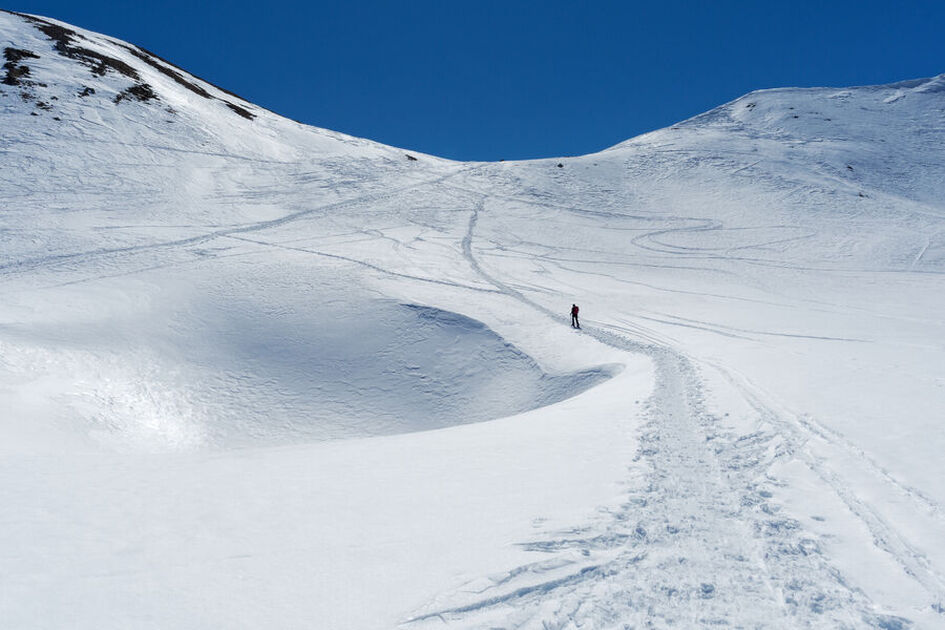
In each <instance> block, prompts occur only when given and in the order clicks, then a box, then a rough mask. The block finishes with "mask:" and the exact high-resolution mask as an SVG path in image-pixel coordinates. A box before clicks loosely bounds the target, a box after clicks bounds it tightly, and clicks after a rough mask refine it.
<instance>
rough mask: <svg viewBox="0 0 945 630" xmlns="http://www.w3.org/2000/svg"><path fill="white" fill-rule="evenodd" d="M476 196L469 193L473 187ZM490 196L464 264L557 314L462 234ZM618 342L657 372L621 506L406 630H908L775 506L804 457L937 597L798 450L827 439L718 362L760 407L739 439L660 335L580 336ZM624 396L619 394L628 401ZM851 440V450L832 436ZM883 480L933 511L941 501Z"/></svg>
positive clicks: (923, 574) (936, 595)
mask: <svg viewBox="0 0 945 630" xmlns="http://www.w3.org/2000/svg"><path fill="white" fill-rule="evenodd" d="M469 192H472V191H469ZM487 199H488V196H487V195H485V194H480V195H479V199H478V201H477V202H476V204H475V207H474V209H473V210H472V212H471V214H470V218H469V223H468V227H467V231H466V234H465V235H464V237H463V239H462V253H463V255H464V257H465V258H466V260H467V261H468V262H469V265H470V266H471V268H472V269H473V270H474V271H475V272H476V273H477V274H478V275H479V276H480V277H482V278H483V280H485V281H487V282H488V283H490V284H492V285H493V286H494V287H495V288H496V289H497V290H499V291H501V292H502V293H504V294H506V295H508V296H509V297H511V298H513V299H516V300H518V301H520V302H523V303H525V304H528V305H529V306H531V307H532V308H535V309H536V310H538V311H540V312H542V313H544V314H546V315H548V316H549V317H551V318H552V319H554V320H558V319H559V317H558V316H557V314H556V313H554V312H552V311H550V310H549V309H547V308H545V307H544V306H542V305H540V304H538V303H536V302H534V301H533V300H531V299H530V298H528V297H527V296H525V295H524V294H523V293H522V292H520V291H519V290H517V289H515V288H512V287H511V286H509V285H508V284H507V283H505V282H503V281H501V280H499V279H498V278H496V277H494V276H493V275H491V274H490V273H488V272H486V271H485V270H484V269H483V268H482V266H481V264H480V262H479V261H478V260H477V258H476V256H475V253H474V248H473V239H474V233H475V229H476V225H477V223H478V221H479V217H480V214H481V213H482V212H483V211H484V208H485V203H486V200H487ZM582 332H583V333H584V334H589V335H591V336H592V337H594V338H595V339H597V340H598V341H600V342H602V343H605V344H607V345H609V346H612V347H614V348H618V349H621V350H625V351H628V352H634V353H643V354H646V355H647V356H649V357H650V358H651V359H652V360H653V361H654V364H655V366H656V372H657V382H656V387H655V390H654V393H653V394H652V396H651V398H650V399H649V400H648V401H647V402H646V406H645V410H646V418H647V422H646V424H645V426H644V427H643V429H642V432H641V435H640V440H639V450H638V453H637V455H636V457H635V459H634V462H633V465H632V467H631V468H630V479H629V480H628V482H627V483H628V486H629V487H630V490H629V492H628V494H627V496H626V500H625V501H624V502H623V503H622V504H621V506H620V507H619V508H618V509H616V510H612V511H604V512H602V513H601V514H599V515H598V516H597V517H596V518H595V519H594V520H593V522H592V523H591V524H589V525H585V526H581V527H575V528H572V529H568V530H565V531H559V532H555V533H553V534H551V535H548V536H546V537H543V538H541V539H538V540H533V541H530V542H525V543H522V547H523V548H524V549H526V550H529V551H533V552H539V553H543V554H547V555H548V558H547V559H544V560H540V561H536V562H532V563H529V564H526V565H523V566H520V567H517V568H514V569H512V570H510V571H507V572H504V573H500V574H497V575H492V576H488V577H487V578H485V579H483V580H480V581H477V582H473V583H471V584H468V585H467V586H465V587H463V588H461V589H459V590H458V591H456V592H453V593H446V594H443V595H441V596H440V597H438V598H437V599H436V600H434V601H433V602H431V603H430V604H429V605H428V606H427V607H425V608H424V609H423V610H421V611H419V612H418V613H417V614H416V615H415V616H413V617H412V618H410V619H408V620H406V621H405V622H404V624H403V627H410V628H416V627H427V626H429V627H441V626H443V625H447V626H452V625H454V624H455V625H456V626H459V627H464V628H542V629H544V630H549V629H552V628H556V629H566V628H575V629H576V628H608V627H615V628H616V627H620V628H631V627H638V626H639V627H668V626H681V627H696V626H737V627H783V628H793V627H834V628H855V627H864V626H867V627H879V628H886V629H895V628H906V627H909V626H911V625H912V622H910V621H909V620H908V619H905V618H902V617H898V616H893V615H886V614H883V613H882V611H881V609H880V608H879V607H878V606H877V605H876V604H875V603H874V602H872V601H871V600H870V598H869V597H868V596H867V595H866V594H865V593H864V592H863V591H862V590H860V589H859V588H857V587H856V586H854V585H852V584H851V583H850V582H849V581H848V580H847V579H846V578H845V577H844V576H843V574H842V573H841V572H840V571H839V570H838V569H837V568H836V567H834V566H833V565H832V564H831V562H830V561H829V559H828V557H827V556H826V555H825V554H824V553H823V551H822V549H821V545H820V542H819V541H818V538H817V537H816V535H814V534H812V533H810V532H808V531H806V530H805V529H804V527H803V526H802V524H801V522H800V521H799V520H798V519H796V518H793V517H792V516H791V515H789V514H787V513H786V511H785V510H784V509H783V507H782V506H781V505H780V504H779V503H778V501H777V498H776V495H777V492H778V490H779V488H780V487H782V485H783V484H782V483H781V482H780V481H779V480H778V479H777V478H776V477H774V476H772V475H771V473H770V472H769V470H770V469H771V467H772V465H773V464H774V463H775V462H777V461H784V460H787V461H790V460H792V459H794V458H800V459H801V460H802V461H803V462H804V463H805V464H806V465H807V466H808V467H809V468H810V469H811V470H812V471H814V472H815V473H816V474H817V476H818V477H819V478H820V479H821V480H822V481H823V482H824V483H825V484H826V485H827V486H828V487H829V488H830V489H831V490H832V491H833V492H834V493H835V494H836V495H837V496H838V497H840V499H841V500H843V502H844V503H845V504H846V505H847V507H848V508H849V509H850V511H851V513H852V514H853V515H854V516H855V517H856V518H858V519H859V520H860V521H861V522H863V523H864V524H865V525H866V526H867V528H868V529H869V531H870V532H871V533H872V534H873V536H874V538H875V544H876V545H877V546H878V547H879V548H880V549H882V550H883V551H885V552H887V553H888V554H890V555H891V556H892V557H893V558H894V559H895V560H896V561H897V563H898V564H899V565H900V566H901V567H902V569H903V571H905V572H906V573H907V574H908V575H910V576H911V577H912V578H913V579H914V580H915V581H917V582H918V583H920V584H921V585H922V586H923V587H924V588H925V590H926V591H927V592H928V593H929V595H930V597H931V598H932V599H933V601H934V600H935V599H938V600H939V601H942V596H943V594H945V590H943V586H942V585H943V581H942V576H940V575H939V574H938V573H937V572H936V571H935V570H934V569H933V568H932V567H931V566H930V564H929V563H928V561H927V559H926V558H924V556H922V555H921V553H919V552H918V551H916V550H915V549H913V548H912V547H910V546H909V545H908V543H907V542H906V541H905V540H904V539H903V537H901V536H900V535H899V534H897V532H896V531H895V529H894V528H893V527H892V526H891V525H890V524H889V523H888V522H886V521H884V520H883V519H882V517H881V516H880V515H879V514H878V513H877V512H876V511H875V510H874V509H873V508H871V507H870V506H869V505H868V504H867V503H866V502H865V501H863V500H860V499H858V498H857V497H856V496H855V495H854V493H853V492H852V491H851V490H850V489H849V488H848V487H847V486H846V485H844V482H843V480H842V479H841V478H840V477H839V476H838V475H836V474H835V473H833V472H832V471H831V470H830V468H829V466H828V464H827V462H825V461H824V460H823V458H818V457H815V456H813V455H812V454H811V453H810V452H809V451H808V450H807V449H805V443H806V440H807V439H809V437H810V436H811V435H812V434H816V435H818V436H820V437H821V438H824V439H830V440H831V442H832V443H838V442H839V440H838V436H836V435H833V434H831V433H829V432H828V431H826V430H823V429H822V428H820V425H817V424H815V423H814V422H812V421H811V420H805V421H800V422H791V421H789V420H788V419H786V418H785V416H784V415H783V414H782V413H778V412H775V411H774V410H773V409H772V408H771V407H769V406H767V405H765V404H764V403H763V402H762V401H761V399H760V398H759V397H758V396H757V395H755V394H754V393H753V392H752V391H751V389H750V388H749V387H748V386H746V385H745V383H744V382H741V381H740V380H739V379H738V378H736V377H734V376H732V375H731V374H730V373H728V372H726V371H725V370H724V369H722V368H721V367H720V366H712V367H715V368H717V369H720V370H722V372H723V374H724V375H725V376H726V378H727V380H729V382H730V383H731V384H732V385H733V386H735V387H736V388H737V389H738V391H739V392H740V393H741V394H742V395H743V396H744V397H745V399H746V400H747V401H748V403H749V404H750V405H751V406H752V408H753V409H754V411H755V414H756V427H757V428H756V430H755V431H754V432H752V433H750V434H747V435H737V434H735V433H734V432H732V431H731V430H728V429H726V428H724V427H723V426H722V424H721V423H720V421H719V418H717V417H714V416H713V415H712V414H711V413H709V412H708V411H707V410H706V408H705V404H704V397H703V393H702V389H703V386H702V381H701V378H700V375H699V371H698V369H697V367H696V365H695V362H694V361H693V360H692V359H690V358H689V357H687V356H685V355H684V354H682V353H680V352H679V351H677V350H675V349H673V348H672V347H671V346H670V344H669V342H668V341H666V340H663V339H661V338H660V337H659V336H655V337H654V336H652V335H651V336H649V340H648V341H647V342H637V341H634V340H632V339H630V338H628V337H627V336H626V334H633V335H634V336H637V337H641V338H646V336H645V331H642V332H640V334H639V335H638V334H636V332H631V331H629V330H627V329H622V333H623V334H618V333H615V332H611V331H609V330H606V329H604V328H600V327H592V328H587V327H585V328H584V329H583V331H582ZM628 402H629V401H628ZM843 446H844V447H845V448H847V449H848V450H849V449H854V448H855V447H853V446H852V445H849V444H843ZM859 456H860V457H861V458H862V459H864V460H865V461H867V463H869V464H870V465H872V466H873V468H874V469H876V470H877V471H878V472H879V473H880V474H881V475H882V476H883V478H884V479H885V480H886V481H887V482H889V483H892V484H893V485H895V486H896V487H897V488H898V489H900V490H901V491H902V492H904V493H906V494H907V495H909V496H910V497H911V498H912V499H914V500H916V501H918V502H919V503H921V504H922V505H923V507H925V508H926V509H927V510H930V511H931V512H932V513H933V515H934V516H936V517H940V511H939V507H938V506H937V505H935V504H934V503H932V502H931V501H930V500H929V499H928V498H927V497H925V496H924V495H922V494H921V493H917V492H915V491H914V490H912V489H911V488H908V487H906V486H903V485H902V484H898V483H897V482H895V480H894V479H893V478H892V477H891V476H890V475H888V473H885V471H883V470H882V469H881V468H878V466H876V465H875V463H873V462H872V461H871V460H869V458H868V457H867V456H866V455H865V454H863V453H859Z"/></svg>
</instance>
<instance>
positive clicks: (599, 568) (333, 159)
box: [0, 13, 945, 629]
mask: <svg viewBox="0 0 945 630" xmlns="http://www.w3.org/2000/svg"><path fill="white" fill-rule="evenodd" d="M0 48H2V50H3V51H4V52H3V54H4V62H5V65H4V68H3V74H2V78H0V81H2V82H3V83H2V84H0V116H2V122H3V133H2V134H0V201H2V203H0V287H2V290H3V300H0V409H2V410H3V412H2V413H0V451H2V452H3V455H4V457H3V458H0V503H2V505H4V507H5V509H4V510H3V512H2V514H0V539H2V540H4V547H3V549H2V550H0V556H2V563H3V567H4V571H3V575H2V576H0V619H2V620H3V622H4V625H5V626H10V627H35V626H37V625H46V626H49V627H80V628H100V627H113V626H116V625H119V626H123V627H145V626H146V627H174V628H189V627H195V628H197V627H199V628H202V627H208V626H213V627H218V626H222V627H247V628H257V627H280V628H312V627H326V628H342V629H344V628H350V629H361V628H389V627H397V626H402V627H405V628H420V627H439V626H440V625H444V624H446V625H448V626H451V627H472V628H479V627H503V628H511V627H524V628H622V627H625V626H630V627H637V626H640V627H702V626H709V625H719V626H730V627H778V628H794V627H844V628H861V627H864V628H867V627H868V628H874V627H878V628H887V629H894V628H907V627H921V628H937V627H943V625H945V621H943V620H945V537H943V532H945V486H943V485H942V482H941V480H942V479H943V478H945V465H943V459H942V457H941V453H942V452H943V450H945V433H943V432H942V430H941V428H942V409H943V408H945V394H943V392H945V382H943V379H942V377H941V366H942V365H945V347H943V344H942V339H945V324H943V320H942V318H941V313H942V312H943V311H945V300H943V297H942V296H945V286H943V281H942V278H943V277H945V202H943V200H945V183H943V182H945V136H943V134H945V131H943V130H945V100H943V97H945V92H943V91H942V89H941V85H942V81H943V76H945V75H943V76H939V77H934V78H931V79H919V80H911V81H904V82H900V83H895V84H891V85H885V86H867V87H860V88H816V89H791V88H785V89H775V90H762V91H758V92H753V93H751V94H748V95H746V96H744V97H742V98H740V99H736V100H735V101H733V102H731V103H728V104H725V105H722V106H720V107H718V108H716V109H714V110H712V111H710V112H707V113H706V114H703V115H701V116H697V117H695V118H693V119H690V120H688V121H683V122H681V123H679V124H678V125H674V126H673V127H671V128H668V129H663V130H659V131H655V132H653V133H649V134H645V135H644V136H641V137H638V138H634V139H631V140H628V141H626V142H624V143H621V144H619V145H617V146H615V147H613V148H611V149H608V150H606V151H602V152H600V153H597V154H593V155H587V156H581V157H572V158H555V159H549V160H536V161H530V162H503V163H496V164H486V163H469V164H462V163H455V162H450V161H447V160H442V159H438V158H435V157H432V156H425V155H422V154H419V153H416V152H414V151H410V152H409V157H408V155H407V153H406V152H405V151H402V150H400V149H395V148H392V147H385V146H382V145H378V144H376V143H372V142H369V141H367V140H362V139H358V138H352V137H349V136H344V135H343V134H337V133H334V132H330V131H327V130H323V129H316V128H310V127H305V126H303V125H299V124H296V123H293V122H291V121H287V120H285V119H282V118H280V117H278V116H277V115H275V114H273V113H271V112H267V111H265V110H262V109H260V108H258V107H255V106H253V105H251V104H249V103H245V102H243V101H241V100H239V99H238V98H237V97H235V96H233V95H232V94H229V93H228V92H226V91H224V90H222V89H220V88H216V87H214V86H212V85H210V84H207V83H205V82H203V81H201V80H200V79H198V78H196V77H194V76H193V75H190V74H189V73H187V72H186V71H184V70H182V69H180V68H177V67H175V66H172V65H170V64H169V63H167V62H165V61H163V60H161V59H160V58H158V57H157V56H156V55H153V54H151V53H148V52H146V51H144V50H142V49H139V48H136V47H134V46H133V45H130V44H126V43H124V42H119V41H117V40H113V39H111V38H108V37H105V36H102V35H98V34H95V33H90V32H88V31H84V30H82V29H79V28H75V27H71V26H69V25H65V24H61V23H58V22H56V21H54V20H50V19H47V18H42V19H40V18H32V17H28V16H21V15H15V14H9V13H0ZM144 86H148V87H147V88H145V87H144ZM116 101H117V102H116ZM234 104H235V105H236V106H238V107H240V108H243V109H245V111H246V112H247V113H251V114H252V117H246V116H244V115H242V114H241V115H236V114H238V113H239V112H236V111H235V110H232V109H231V108H230V107H229V106H228V105H234ZM575 302H576V303H578V304H579V305H580V306H581V317H582V325H583V328H582V330H580V331H578V330H573V329H571V328H569V327H568V325H567V313H568V309H569V308H570V305H571V304H572V303H575ZM428 429H437V430H428ZM234 447H239V448H234ZM37 620H41V622H38V621H37Z"/></svg>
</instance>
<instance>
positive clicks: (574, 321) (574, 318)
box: [571, 304, 581, 328]
mask: <svg viewBox="0 0 945 630" xmlns="http://www.w3.org/2000/svg"><path fill="white" fill-rule="evenodd" d="M580 310H581V309H579V308H578V305H577V304H572V305H571V328H580V327H581V322H579V321H578V311H580Z"/></svg>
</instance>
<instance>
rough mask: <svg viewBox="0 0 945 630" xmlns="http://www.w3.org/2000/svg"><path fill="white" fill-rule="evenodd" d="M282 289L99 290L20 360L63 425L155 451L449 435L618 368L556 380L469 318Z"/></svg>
mask: <svg viewBox="0 0 945 630" xmlns="http://www.w3.org/2000/svg"><path fill="white" fill-rule="evenodd" d="M269 279H270V280H272V282H271V283H266V284H265V288H264V289H260V286H261V284H257V283H255V282H254V283H251V286H252V288H251V289H247V287H246V286H245V285H244V286H243V287H236V288H234V286H233V285H232V284H229V283H224V285H228V286H224V288H222V289H220V288H219V287H220V286H221V285H220V284H217V285H215V287H214V288H213V289H210V290H208V289H207V286H201V287H198V288H197V290H194V291H186V292H183V293H181V292H179V291H178V290H177V289H175V290H174V291H171V292H165V293H161V295H160V296H159V297H158V298H154V297H153V294H152V293H149V294H148V295H149V297H148V298H147V300H145V301H146V302H147V304H146V305H145V306H144V307H142V306H141V305H140V304H137V305H136V306H134V307H133V308H131V309H130V310H125V308H124V306H118V307H112V306H111V305H109V304H107V303H106V302H107V300H106V298H105V296H106V295H116V294H115V293H114V292H112V291H108V292H107V293H97V294H94V295H92V296H91V297H90V296H89V295H85V296H83V297H82V298H81V300H82V302H83V303H87V304H94V306H93V307H90V308H94V309H96V310H95V311H94V313H93V316H92V319H93V320H94V321H93V323H89V322H85V323H76V320H77V319H81V318H77V316H76V315H75V311H76V309H74V308H73V309H71V311H72V315H70V317H71V319H70V321H69V323H68V324H59V323H57V324H47V325H36V324H35V322H34V324H33V325H30V326H28V327H25V328H19V333H18V334H16V335H15V336H11V335H10V334H8V336H7V339H8V341H12V339H14V338H17V339H18V342H17V343H15V344H10V343H8V344H7V346H6V351H7V352H6V358H7V360H8V362H11V368H13V369H14V370H15V371H18V372H20V373H21V374H25V373H30V372H32V373H34V376H37V377H38V378H37V379H36V381H35V382H36V383H42V385H41V386H37V388H36V391H35V394H36V398H37V399H42V400H50V399H55V400H58V401H59V404H60V413H58V414H57V416H58V418H59V420H58V425H59V427H60V428H63V427H65V429H66V430H67V431H68V432H70V433H76V432H77V433H78V434H79V435H91V436H93V438H94V439H95V441H97V442H100V443H105V444H107V445H108V446H109V447H113V448H117V449H119V450H126V449H132V450H147V451H166V450H181V449H183V450H190V449H194V448H198V449H199V448H239V447H245V446H251V445H277V444H289V443H298V442H308V441H317V440H329V439H339V438H351V437H365V436H375V435H389V434H395V433H406V432H413V431H424V430H430V429H438V428H443V427H448V426H452V425H457V424H466V423H471V422H479V421H484V420H490V419H494V418H500V417H506V416H509V415H514V414H517V413H520V412H523V411H527V410H530V409H534V408H538V407H542V406H545V405H549V404H552V403H555V402H558V401H561V400H564V399H566V398H569V397H572V396H574V395H576V394H578V393H580V392H582V391H584V390H586V389H588V388H590V387H592V386H594V385H596V384H598V383H600V382H602V381H604V380H606V379H608V378H610V377H611V376H612V375H613V374H614V373H615V371H616V368H615V367H613V366H598V367H594V368H591V369H586V370H582V371H578V372H573V373H565V374H551V373H548V372H545V371H544V370H543V369H542V368H541V366H540V365H539V364H538V363H537V362H536V361H535V360H534V359H533V358H532V357H530V356H529V355H528V354H526V353H524V352H523V351H521V350H520V349H519V348H517V347H516V346H514V345H513V344H511V343H509V342H507V341H506V340H505V339H504V338H502V337H501V336H500V335H498V334H496V333H495V332H494V331H493V330H491V329H490V328H489V327H487V326H486V325H485V324H483V323H481V322H479V321H476V320H474V319H470V318H469V317H465V316H463V315H460V314H458V313H453V312H448V311H444V310H440V309H437V308H433V307H430V306H421V305H417V304H404V303H401V302H399V301H396V300H392V299H389V298H386V297H382V296H378V295H377V294H372V293H370V292H368V291H366V290H364V289H363V287H362V288H358V287H353V286H346V287H343V288H339V287H338V286H337V284H335V283H331V284H333V285H334V286H333V287H330V286H325V284H324V283H323V282H322V283H320V284H319V285H318V286H317V287H308V289H307V290H305V291H300V290H299V288H298V286H296V285H297V280H287V281H285V283H284V286H278V285H279V283H278V282H277V281H276V280H274V279H273V277H272V276H270V277H269ZM124 289H127V287H124ZM121 300H123V301H124V302H122V304H124V303H125V302H134V300H131V299H129V298H128V294H127V293H122V294H121ZM155 304H157V306H155ZM121 311H125V312H121ZM103 313H107V315H106V316H103ZM7 332H8V333H10V332H11V331H10V330H8V331H7ZM14 364H15V365H14ZM40 372H41V373H42V374H40ZM28 393H29V392H26V391H25V390H24V394H28Z"/></svg>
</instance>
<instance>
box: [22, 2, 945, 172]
mask: <svg viewBox="0 0 945 630" xmlns="http://www.w3.org/2000/svg"><path fill="white" fill-rule="evenodd" d="M7 8H10V9H14V10H19V11H24V12H28V13H38V14H41V15H47V16H50V17H55V18H58V19H61V20H65V21H67V22H71V23H73V24H76V25H78V26H82V27H85V28H89V29H92V30H96V31H101V32H104V33H106V34H109V35H112V36H115V37H119V38H121V39H125V40H128V41H131V42H133V43H135V44H139V45H141V46H143V47H145V48H148V49H149V50H152V51H153V52H155V53H157V54H159V55H161V56H163V57H165V58H166V59H169V60H170V61H173V62H175V63H176V64H178V65H180V66H182V67H184V68H185V69H187V70H189V71H191V72H193V73H194V74H197V75H198V76H201V77H203V78H205V79H207V80H209V81H212V82H214V83H217V84H218V85H221V86H222V87H225V88H228V89H230V90H232V91H234V92H236V93H237V94H239V95H241V96H243V97H244V98H246V99H248V100H250V101H253V102H255V103H258V104H260V105H263V106H265V107H268V108H269V109H272V110H274V111H276V112H278V113H280V114H283V115H285V116H288V117H290V118H294V119H296V120H299V121H302V122H305V123H309V124H313V125H318V126H320V127H327V128H330V129H334V130H337V131H343V132H345V133H349V134H353V135H357V136H363V137H367V138H371V139H373V140H378V141H380V142H384V143H387V144H392V145H396V146H400V147H405V148H409V149H414V150H417V151H425V152H428V153H433V154H437V155H442V156H445V157H451V158H456V159H481V160H497V159H500V158H506V159H512V158H530V157H550V156H559V155H576V154H582V153H588V152H591V151H596V150H599V149H603V148H605V147H607V146H610V145H613V144H616V143H617V142H620V141H622V140H625V139H627V138H629V137H632V136H635V135H637V134H640V133H643V132H646V131H650V130H653V129H658V128H660V127H664V126H667V125H669V124H672V123H674V122H677V121H679V120H682V119H685V118H688V117H689V116H692V115H695V114H698V113H700V112H702V111H705V110H707V109H710V108H712V107H714V106H716V105H718V104H721V103H723V102H725V101H729V100H731V99H733V98H735V97H737V96H740V95H741V94H743V93H745V92H748V91H751V90H753V89H758V88H765V87H780V86H815V85H836V86H841V85H858V84H871V83H888V82H891V81H896V80H900V79H907V78H917V77H923V76H932V75H936V74H940V73H943V72H945V2H941V1H938V2H924V3H911V2H890V1H888V0H886V1H883V2H874V1H872V0H861V1H859V2H846V1H834V2H830V1H828V2H801V1H793V2H764V1H755V2H725V1H724V0H722V1H717V2H674V1H669V2H662V1H660V2H645V3H642V2H641V3H635V2H629V1H626V2H578V1H575V0H570V1H564V2H559V1H557V0H544V1H542V2H517V1H515V0H506V1H490V0H476V1H474V2H469V1H467V2H459V1H453V0H439V1H432V2H431V1H427V0H399V1H396V2H373V1H362V2H357V1H352V2H347V1H344V0H338V1H336V2H318V1H317V0H313V1H298V2H297V1H281V0H269V1H268V2H245V1H242V0H237V1H235V2H216V3H215V2H207V1H201V0H186V1H182V0H166V1H164V2H147V1H146V0H145V1H140V2H115V1H114V0H109V1H104V0H50V1H41V0H38V1H35V2H31V1H28V0H19V1H17V0H15V1H14V3H12V4H11V5H10V6H8V7H7Z"/></svg>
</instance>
